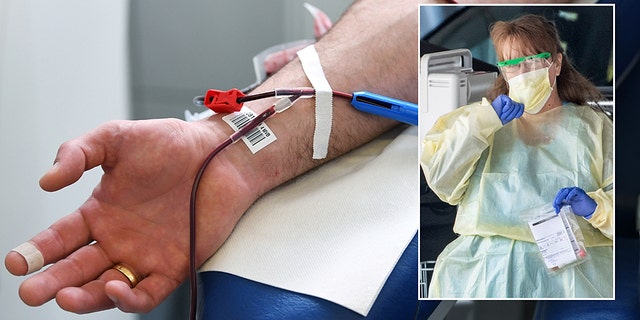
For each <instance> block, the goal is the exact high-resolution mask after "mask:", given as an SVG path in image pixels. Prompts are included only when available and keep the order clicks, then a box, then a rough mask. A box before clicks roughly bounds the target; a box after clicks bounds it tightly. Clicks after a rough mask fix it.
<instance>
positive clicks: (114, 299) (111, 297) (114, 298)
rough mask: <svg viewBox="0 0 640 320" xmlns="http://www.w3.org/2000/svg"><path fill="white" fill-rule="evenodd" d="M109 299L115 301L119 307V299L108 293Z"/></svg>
mask: <svg viewBox="0 0 640 320" xmlns="http://www.w3.org/2000/svg"><path fill="white" fill-rule="evenodd" d="M107 297H109V299H111V301H113V304H115V305H116V306H117V305H118V298H116V297H115V296H112V295H110V294H108V293H107Z"/></svg>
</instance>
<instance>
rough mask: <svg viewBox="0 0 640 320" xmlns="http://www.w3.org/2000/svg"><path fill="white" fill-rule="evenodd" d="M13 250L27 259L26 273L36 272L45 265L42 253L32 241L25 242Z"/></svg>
mask: <svg viewBox="0 0 640 320" xmlns="http://www.w3.org/2000/svg"><path fill="white" fill-rule="evenodd" d="M11 251H15V252H17V253H19V254H20V255H21V256H22V257H23V258H24V260H25V261H27V273H26V274H25V275H27V274H30V273H33V272H36V271H38V270H40V269H42V267H43V266H44V257H43V256H42V253H41V252H40V250H38V248H36V246H35V245H34V244H33V243H31V242H25V243H23V244H21V245H19V246H17V247H15V248H14V249H13V250H11Z"/></svg>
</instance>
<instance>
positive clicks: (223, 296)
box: [200, 235, 439, 320]
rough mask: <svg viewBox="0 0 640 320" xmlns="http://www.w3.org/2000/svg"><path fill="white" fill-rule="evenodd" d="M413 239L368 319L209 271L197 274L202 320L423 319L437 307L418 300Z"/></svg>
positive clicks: (330, 304) (321, 301)
mask: <svg viewBox="0 0 640 320" xmlns="http://www.w3.org/2000/svg"><path fill="white" fill-rule="evenodd" d="M417 239H418V238H417V235H416V236H414V238H413V240H412V241H411V244H410V245H409V246H407V248H406V249H405V251H404V253H403V254H402V257H401V258H400V260H399V261H398V263H397V264H396V267H395V268H394V270H393V271H392V272H391V275H390V276H389V278H388V279H387V281H386V283H385V285H384V286H383V288H382V290H381V292H380V294H379V296H378V298H377V300H376V301H375V302H374V304H373V307H372V308H371V311H370V312H369V314H368V315H367V316H366V317H363V316H362V315H360V314H358V313H356V312H354V311H352V310H350V309H347V308H345V307H342V306H340V305H338V304H335V303H333V302H330V301H327V300H324V299H321V298H317V297H313V296H309V295H305V294H300V293H296V292H292V291H288V290H284V289H280V288H276V287H272V286H269V285H265V284H262V283H259V282H255V281H251V280H247V279H244V278H240V277H238V276H234V275H231V274H227V273H223V272H216V271H212V272H204V273H201V274H200V278H201V280H202V286H201V287H202V288H203V291H204V292H203V297H202V300H201V301H202V304H203V308H202V309H203V310H202V313H201V314H202V316H201V319H202V320H209V319H242V320H246V319H265V320H282V319H296V320H299V319H303V320H304V319H347V320H351V319H353V320H355V319H359V320H362V319H367V320H369V319H427V318H428V317H429V315H430V314H431V313H432V312H433V311H434V309H435V308H436V307H437V306H438V304H439V301H424V300H423V301H420V300H418V299H417V294H418V240H417ZM354 294H357V292H354Z"/></svg>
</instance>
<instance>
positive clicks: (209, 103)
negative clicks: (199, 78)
mask: <svg viewBox="0 0 640 320" xmlns="http://www.w3.org/2000/svg"><path fill="white" fill-rule="evenodd" d="M242 97H244V93H242V91H240V90H238V89H231V90H228V91H221V90H214V89H209V90H207V94H206V95H205V96H204V105H205V106H206V107H207V108H209V109H211V110H213V111H214V112H216V113H232V112H236V111H240V109H241V108H242V102H238V98H242Z"/></svg>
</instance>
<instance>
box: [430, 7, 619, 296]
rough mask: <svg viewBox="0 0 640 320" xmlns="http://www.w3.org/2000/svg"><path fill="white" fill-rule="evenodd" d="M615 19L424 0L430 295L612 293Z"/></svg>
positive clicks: (609, 10) (608, 12)
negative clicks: (427, 0)
mask: <svg viewBox="0 0 640 320" xmlns="http://www.w3.org/2000/svg"><path fill="white" fill-rule="evenodd" d="M613 21H614V6H613V5H580V6H578V5H570V6H567V5H564V6H560V5H558V6H555V5H551V6H550V5H545V6H536V5H531V6H450V5H449V6H446V5H445V6H431V5H425V6H422V7H421V8H420V33H421V34H420V37H421V43H420V57H419V60H420V61H419V63H420V70H419V73H420V75H419V80H420V84H419V90H420V94H419V110H420V111H419V112H420V119H419V120H420V126H419V134H418V136H419V139H420V140H421V143H420V147H419V148H420V164H421V173H422V176H421V179H422V183H421V195H420V197H421V199H420V243H419V248H420V262H421V268H422V269H421V273H420V280H419V282H420V283H419V287H420V298H423V299H465V300H466V299H529V298H531V299H605V300H606V299H613V298H614V248H613V237H614V224H613V220H614V158H615V157H614V120H613V119H614V115H613V105H614V104H613V102H614V97H613V87H614V67H613V60H614V59H613V57H614V25H613Z"/></svg>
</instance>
